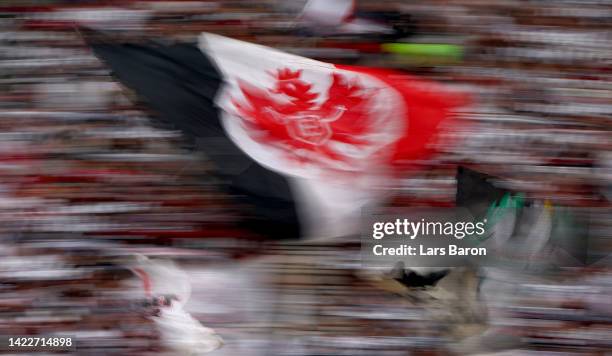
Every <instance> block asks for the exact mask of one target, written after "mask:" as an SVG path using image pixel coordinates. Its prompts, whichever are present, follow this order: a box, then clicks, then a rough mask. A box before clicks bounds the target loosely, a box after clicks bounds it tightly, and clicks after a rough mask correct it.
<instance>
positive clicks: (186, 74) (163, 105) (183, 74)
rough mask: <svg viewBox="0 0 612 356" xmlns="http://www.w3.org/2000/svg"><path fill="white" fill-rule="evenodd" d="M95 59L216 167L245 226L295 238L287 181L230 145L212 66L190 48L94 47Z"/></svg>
mask: <svg viewBox="0 0 612 356" xmlns="http://www.w3.org/2000/svg"><path fill="white" fill-rule="evenodd" d="M91 46H92V48H93V50H94V52H95V54H96V55H97V56H98V57H99V58H100V59H102V60H103V61H104V62H106V63H107V64H108V65H109V66H110V67H111V69H112V71H113V75H114V76H115V77H116V78H117V79H118V80H119V81H120V82H121V83H123V84H124V85H125V86H127V87H128V88H130V89H131V90H133V91H134V92H135V93H136V94H137V95H138V97H139V98H141V99H142V100H143V102H144V103H145V105H146V106H148V107H149V108H150V109H152V111H154V112H156V113H157V114H158V115H159V117H158V119H160V120H163V121H165V122H166V123H169V124H171V125H173V126H174V127H176V128H177V129H179V130H180V131H181V132H182V133H183V134H184V135H185V136H186V138H187V139H189V140H190V141H191V142H192V143H193V144H195V147H196V148H197V149H199V150H202V151H203V152H204V153H205V154H206V156H207V157H208V158H210V159H211V161H212V162H213V163H214V164H215V166H216V172H217V174H218V175H219V177H220V178H221V180H222V181H223V182H227V186H226V187H227V190H228V191H229V193H231V194H235V195H236V196H237V197H238V199H240V201H241V202H242V203H246V205H247V206H249V207H250V209H249V210H250V211H249V215H251V216H255V218H253V219H248V220H247V221H245V225H246V226H247V227H248V228H250V229H252V230H255V231H256V232H258V233H261V234H264V235H265V236H266V237H272V238H294V237H298V236H299V235H300V224H299V220H298V216H297V211H296V206H295V202H294V200H293V194H292V192H291V189H290V186H289V183H288V181H287V179H286V178H285V177H284V176H282V175H280V174H278V173H276V172H273V171H270V170H268V169H266V168H264V167H262V166H261V165H259V164H258V163H257V162H255V161H254V160H253V159H252V158H251V157H249V156H248V155H247V154H245V153H244V152H243V151H241V150H240V149H239V148H238V147H236V146H235V145H234V143H233V142H232V141H231V139H230V138H229V137H228V136H227V134H226V132H225V130H224V129H223V127H222V125H221V122H220V116H219V111H220V109H219V108H218V107H217V106H216V105H215V102H214V100H215V97H216V94H217V91H218V90H219V88H220V87H221V84H222V82H223V78H222V75H221V74H220V73H219V71H218V70H217V69H216V67H215V65H214V63H213V62H212V61H211V60H210V59H209V58H208V57H207V56H206V55H205V54H204V53H203V52H202V51H200V49H199V48H198V47H197V46H195V45H190V44H159V43H147V44H114V43H108V42H100V41H96V42H95V43H92V44H91Z"/></svg>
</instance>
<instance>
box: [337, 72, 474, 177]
mask: <svg viewBox="0 0 612 356" xmlns="http://www.w3.org/2000/svg"><path fill="white" fill-rule="evenodd" d="M336 67H337V68H339V69H344V70H350V71H354V72H358V73H364V74H368V75H371V76H373V77H376V78H377V79H379V80H381V81H383V82H384V83H385V84H387V85H389V86H390V87H392V88H394V89H395V90H397V91H398V92H399V93H400V94H401V96H402V98H403V101H404V103H403V104H404V107H405V108H406V110H405V120H406V122H407V125H406V128H405V132H404V133H403V135H402V137H401V138H400V139H399V140H398V141H397V142H396V143H395V146H394V148H393V154H392V155H391V161H390V163H391V164H392V165H393V166H395V167H405V166H411V165H412V163H413V162H415V161H418V160H425V159H428V158H431V156H432V154H434V153H435V152H436V149H435V146H436V144H437V143H439V140H440V134H441V133H442V132H443V130H444V129H445V127H450V126H451V124H456V123H457V122H456V119H457V117H456V114H455V110H456V109H458V108H459V107H460V106H464V105H467V104H468V103H469V98H468V97H467V95H461V94H457V93H451V92H449V91H447V90H445V89H444V88H443V87H442V86H441V85H438V84H436V83H433V82H429V81H425V80H422V79H418V78H415V77H414V76H410V75H406V74H404V73H400V72H396V71H392V70H387V69H378V68H367V67H354V66H342V65H336ZM443 123H444V126H443V125H442V124H443Z"/></svg>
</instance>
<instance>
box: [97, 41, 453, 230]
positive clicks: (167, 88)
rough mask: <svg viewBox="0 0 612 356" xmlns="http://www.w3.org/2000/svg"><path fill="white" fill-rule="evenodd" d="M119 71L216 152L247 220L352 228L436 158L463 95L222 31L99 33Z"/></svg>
mask: <svg viewBox="0 0 612 356" xmlns="http://www.w3.org/2000/svg"><path fill="white" fill-rule="evenodd" d="M92 47H93V49H94V51H95V53H96V55H97V56H98V57H100V58H101V59H102V60H103V61H105V62H106V63H107V64H108V65H110V67H111V68H112V69H113V73H114V75H115V76H116V77H117V78H118V79H119V80H120V81H121V82H122V83H124V84H125V85H126V86H127V87H129V88H131V89H132V90H134V91H135V92H136V94H138V95H139V96H140V98H142V99H143V100H144V102H145V104H146V105H148V106H149V107H150V108H151V109H153V111H155V112H157V113H158V114H159V116H158V118H159V119H160V120H164V121H166V122H169V123H170V124H172V125H174V126H175V127H176V128H177V129H179V130H181V131H182V132H183V133H184V134H185V136H186V137H187V138H189V139H191V141H192V142H193V143H194V146H195V147H196V148H198V149H200V150H201V151H203V152H204V153H205V154H206V156H207V157H208V158H209V159H210V160H211V161H212V162H213V163H214V164H215V166H216V169H217V173H218V174H219V176H221V177H222V178H223V181H224V182H226V183H227V188H228V190H229V191H231V192H232V193H235V195H236V197H237V199H240V200H242V201H243V202H244V203H246V205H247V206H249V207H251V209H250V211H251V212H252V219H250V220H249V224H250V225H249V226H251V227H252V228H254V229H256V230H259V231H261V232H263V233H264V234H266V235H270V236H276V237H285V238H288V237H296V236H303V235H308V236H314V237H328V236H339V235H346V234H351V233H355V232H356V231H357V227H358V222H359V218H360V215H361V209H362V208H364V207H366V206H367V205H370V204H378V203H380V202H381V200H382V199H383V197H384V194H381V191H382V189H381V188H382V187H384V186H385V184H387V183H388V181H389V179H390V178H391V177H396V176H397V174H398V173H400V172H401V170H402V169H403V168H405V167H406V164H407V163H408V164H409V163H410V162H413V161H416V160H423V159H427V158H428V157H429V156H430V154H431V153H433V150H432V147H434V146H435V143H436V141H437V140H439V139H440V133H441V132H442V131H443V129H442V128H443V127H447V126H446V125H442V124H443V122H448V121H449V119H451V118H452V117H453V114H454V110H455V109H456V107H457V106H458V105H460V104H461V103H462V102H463V99H462V98H461V97H460V96H458V95H456V94H451V93H449V92H448V91H446V90H444V89H443V88H441V87H440V86H439V85H436V84H433V83H430V82H426V81H422V80H418V79H416V78H414V77H410V76H407V75H405V74H403V73H399V72H396V71H390V70H383V69H372V68H365V67H349V66H341V65H334V64H330V63H325V62H320V61H316V60H312V59H308V58H304V57H300V56H296V55H293V54H289V53H285V52H281V51H278V50H275V49H272V48H269V47H265V46H260V45H256V44H252V43H247V42H243V41H238V40H235V39H230V38H227V37H222V36H218V35H213V34H208V33H205V34H202V35H201V37H200V39H199V42H198V43H197V44H193V45H191V44H167V43H164V44H162V43H151V44H112V43H107V42H93V43H92Z"/></svg>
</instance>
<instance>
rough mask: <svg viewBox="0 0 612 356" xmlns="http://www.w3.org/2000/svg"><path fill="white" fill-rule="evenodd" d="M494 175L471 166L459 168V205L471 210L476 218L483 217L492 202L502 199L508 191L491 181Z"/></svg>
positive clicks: (457, 199)
mask: <svg viewBox="0 0 612 356" xmlns="http://www.w3.org/2000/svg"><path fill="white" fill-rule="evenodd" d="M492 178H493V177H491V176H489V175H487V174H484V173H480V172H477V171H474V170H471V169H469V168H465V167H459V168H458V170H457V195H456V198H455V201H456V204H457V206H460V207H464V208H467V209H469V210H470V213H471V214H472V215H474V217H476V218H482V217H484V215H485V214H486V212H487V209H488V208H489V206H490V205H491V204H493V203H494V202H496V201H499V200H501V198H502V197H503V196H504V194H506V193H507V192H508V191H507V190H505V189H502V188H499V187H496V186H494V185H493V183H491V179H492Z"/></svg>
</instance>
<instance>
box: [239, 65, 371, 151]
mask: <svg viewBox="0 0 612 356" xmlns="http://www.w3.org/2000/svg"><path fill="white" fill-rule="evenodd" d="M270 74H271V75H272V76H273V77H274V79H275V84H274V86H273V87H272V88H267V89H263V90H262V89H260V88H257V87H255V86H254V85H252V84H249V83H247V82H244V81H240V80H239V81H238V86H239V88H240V90H241V91H242V94H243V95H244V98H245V99H246V101H239V100H237V99H235V98H234V99H232V103H233V105H234V106H235V108H236V110H237V112H238V114H239V115H240V116H241V118H242V119H243V120H244V121H243V123H244V124H245V125H246V126H247V128H248V130H247V132H248V133H249V135H250V137H251V138H252V139H254V140H256V141H258V142H260V143H266V144H271V145H275V146H277V147H281V148H283V150H284V151H285V152H288V153H289V154H290V155H291V156H292V157H293V158H295V159H298V160H299V161H301V162H305V161H306V162H313V161H318V162H321V161H329V160H333V161H336V162H337V161H342V162H346V163H348V162H349V161H350V160H351V157H353V158H352V159H354V157H355V156H356V155H357V154H355V153H357V152H359V151H363V150H365V149H367V151H371V148H372V147H371V146H372V144H373V143H374V142H373V140H372V139H371V138H368V137H367V134H368V133H369V132H370V131H371V130H372V123H373V119H372V117H371V116H372V115H371V113H369V112H368V107H369V102H370V99H371V98H372V95H373V91H374V90H376V89H364V88H363V87H362V86H361V85H360V83H359V82H358V81H357V80H355V79H353V80H349V79H347V78H346V77H345V76H343V75H341V74H339V73H332V74H331V76H332V78H331V79H332V83H331V86H330V87H329V89H328V91H327V93H326V94H327V95H326V96H321V94H320V93H317V92H313V91H312V84H309V83H307V82H305V81H304V80H302V79H301V75H302V71H301V70H297V71H292V70H290V69H287V68H284V69H280V70H277V72H276V73H270ZM320 98H321V99H322V98H325V99H324V100H323V101H321V100H317V99H320ZM371 153H372V152H370V154H371Z"/></svg>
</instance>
